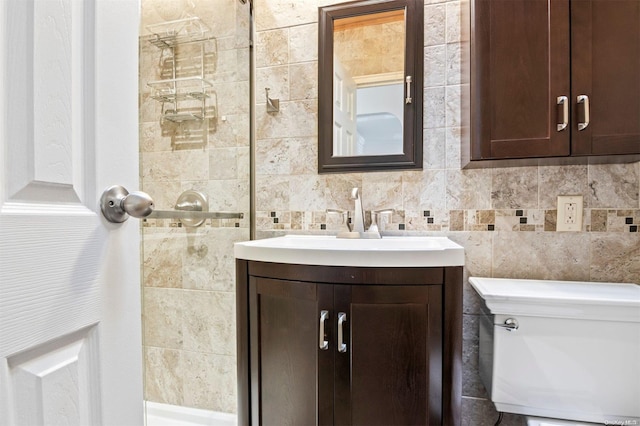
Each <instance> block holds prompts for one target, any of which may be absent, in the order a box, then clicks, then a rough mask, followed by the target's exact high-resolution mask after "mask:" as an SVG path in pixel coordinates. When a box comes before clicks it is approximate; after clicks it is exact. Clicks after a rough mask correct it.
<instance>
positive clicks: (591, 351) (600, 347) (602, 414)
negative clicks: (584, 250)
mask: <svg viewBox="0 0 640 426" xmlns="http://www.w3.org/2000/svg"><path fill="white" fill-rule="evenodd" d="M469 282H470V283H471V285H472V286H473V288H474V289H475V290H476V291H477V292H478V294H479V295H480V296H481V297H482V299H483V301H484V306H483V309H482V310H483V314H482V316H481V320H480V348H479V349H480V352H479V353H480V355H479V358H480V359H479V364H480V376H481V378H482V381H483V383H484V385H485V387H486V388H487V391H488V392H489V394H490V397H491V400H492V401H493V403H494V404H495V406H496V409H497V410H498V411H503V412H508V413H517V414H524V415H536V416H541V417H553V418H559V419H568V420H581V421H588V422H597V423H605V424H606V423H608V424H614V423H615V424H640V286H638V285H637V284H620V283H590V282H575V281H543V280H517V279H500V278H476V277H472V278H470V279H469ZM505 323H506V324H505ZM516 327H517V328H516ZM620 422H626V423H620Z"/></svg>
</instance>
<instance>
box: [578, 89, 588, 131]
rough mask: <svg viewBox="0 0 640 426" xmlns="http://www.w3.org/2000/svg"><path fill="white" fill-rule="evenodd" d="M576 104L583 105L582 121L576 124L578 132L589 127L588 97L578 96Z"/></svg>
mask: <svg viewBox="0 0 640 426" xmlns="http://www.w3.org/2000/svg"><path fill="white" fill-rule="evenodd" d="M578 103H579V104H583V105H584V121H582V122H580V123H578V130H584V129H586V128H587V126H588V125H589V96H587V95H578Z"/></svg>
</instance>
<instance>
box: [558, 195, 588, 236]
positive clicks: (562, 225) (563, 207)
mask: <svg viewBox="0 0 640 426" xmlns="http://www.w3.org/2000/svg"><path fill="white" fill-rule="evenodd" d="M581 230H582V195H558V220H557V221H556V231H581Z"/></svg>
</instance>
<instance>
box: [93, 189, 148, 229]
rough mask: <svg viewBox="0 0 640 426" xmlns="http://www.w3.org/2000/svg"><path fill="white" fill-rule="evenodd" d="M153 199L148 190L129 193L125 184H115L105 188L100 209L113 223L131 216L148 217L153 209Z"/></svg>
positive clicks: (120, 221)
mask: <svg viewBox="0 0 640 426" xmlns="http://www.w3.org/2000/svg"><path fill="white" fill-rule="evenodd" d="M153 208H154V204H153V199H152V198H151V197H150V196H149V194H147V193H146V192H142V191H134V192H131V193H129V191H127V190H126V189H125V188H124V187H123V186H120V185H113V186H110V187H109V188H107V189H105V190H104V191H103V192H102V196H101V197H100V210H102V214H103V215H104V217H105V218H106V219H107V220H108V221H109V222H113V223H122V222H124V221H125V220H127V219H129V216H133V217H137V218H142V217H147V216H149V215H150V214H151V212H152V211H153Z"/></svg>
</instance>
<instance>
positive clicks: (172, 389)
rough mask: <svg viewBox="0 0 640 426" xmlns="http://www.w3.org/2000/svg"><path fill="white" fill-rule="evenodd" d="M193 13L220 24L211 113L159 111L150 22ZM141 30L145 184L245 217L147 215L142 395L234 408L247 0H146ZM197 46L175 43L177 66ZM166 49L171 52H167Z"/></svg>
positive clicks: (245, 144)
mask: <svg viewBox="0 0 640 426" xmlns="http://www.w3.org/2000/svg"><path fill="white" fill-rule="evenodd" d="M189 16H197V17H199V18H200V19H201V20H202V21H203V22H204V23H205V24H206V25H207V26H209V27H210V28H211V29H212V34H213V35H214V36H215V38H214V39H212V40H210V41H207V42H205V44H204V46H205V64H206V66H205V74H206V75H205V77H206V78H207V79H208V80H210V81H211V82H212V83H213V87H212V88H210V89H209V90H208V94H209V95H210V97H209V98H208V99H207V110H208V114H210V115H211V117H212V118H210V119H206V120H204V121H202V122H193V123H186V122H185V123H183V124H174V123H171V122H168V121H166V120H164V121H163V120H161V114H162V110H161V104H160V103H159V102H157V101H156V100H154V99H151V98H150V95H151V94H152V91H151V89H150V88H149V87H148V86H147V83H148V82H149V81H155V80H161V79H166V78H170V74H171V73H168V72H167V70H168V69H170V68H171V67H168V64H169V63H168V62H167V61H166V60H165V59H166V57H167V56H168V52H166V51H165V52H164V54H163V51H162V49H159V48H158V47H156V46H154V45H152V44H151V43H149V40H148V36H147V35H148V31H147V30H146V26H147V25H149V24H155V23H159V22H167V21H173V20H176V19H181V18H186V17H189ZM142 17H143V18H142V26H141V38H140V92H141V93H140V151H141V152H140V164H141V171H140V173H141V181H142V188H143V190H144V191H146V192H148V193H149V194H150V195H151V196H152V197H153V198H154V199H155V201H156V209H158V210H172V209H173V208H174V205H175V203H176V200H177V198H178V196H179V195H180V194H181V193H182V191H185V190H188V189H195V190H198V191H202V192H204V193H205V194H207V195H208V196H209V208H210V210H211V211H232V212H242V213H244V215H245V217H244V219H241V220H235V219H226V220H207V221H206V223H205V224H204V225H202V226H201V227H198V228H186V227H183V226H180V223H179V221H177V220H171V219H162V220H160V219H148V220H146V221H145V222H144V225H143V242H142V244H143V246H142V251H143V256H144V258H143V262H144V264H143V284H144V288H143V293H144V294H143V330H144V357H145V359H144V365H145V399H146V400H149V401H155V402H161V403H168V404H174V405H184V406H189V407H197V408H203V409H208V410H214V411H221V412H235V409H236V408H235V407H236V356H235V271H234V259H233V243H234V242H236V241H245V240H248V239H249V225H250V220H249V169H250V165H249V130H250V116H249V106H250V98H249V92H250V83H249V77H250V67H249V30H250V28H249V24H250V20H249V4H248V2H247V3H245V4H243V3H242V2H240V1H239V0H143V1H142ZM199 55H200V53H199V46H198V45H192V46H190V47H189V46H182V47H179V48H178V59H179V74H178V77H184V76H189V75H193V74H197V72H198V71H197V67H193V65H194V64H195V65H197V64H198V61H199ZM163 58H164V59H163Z"/></svg>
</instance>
